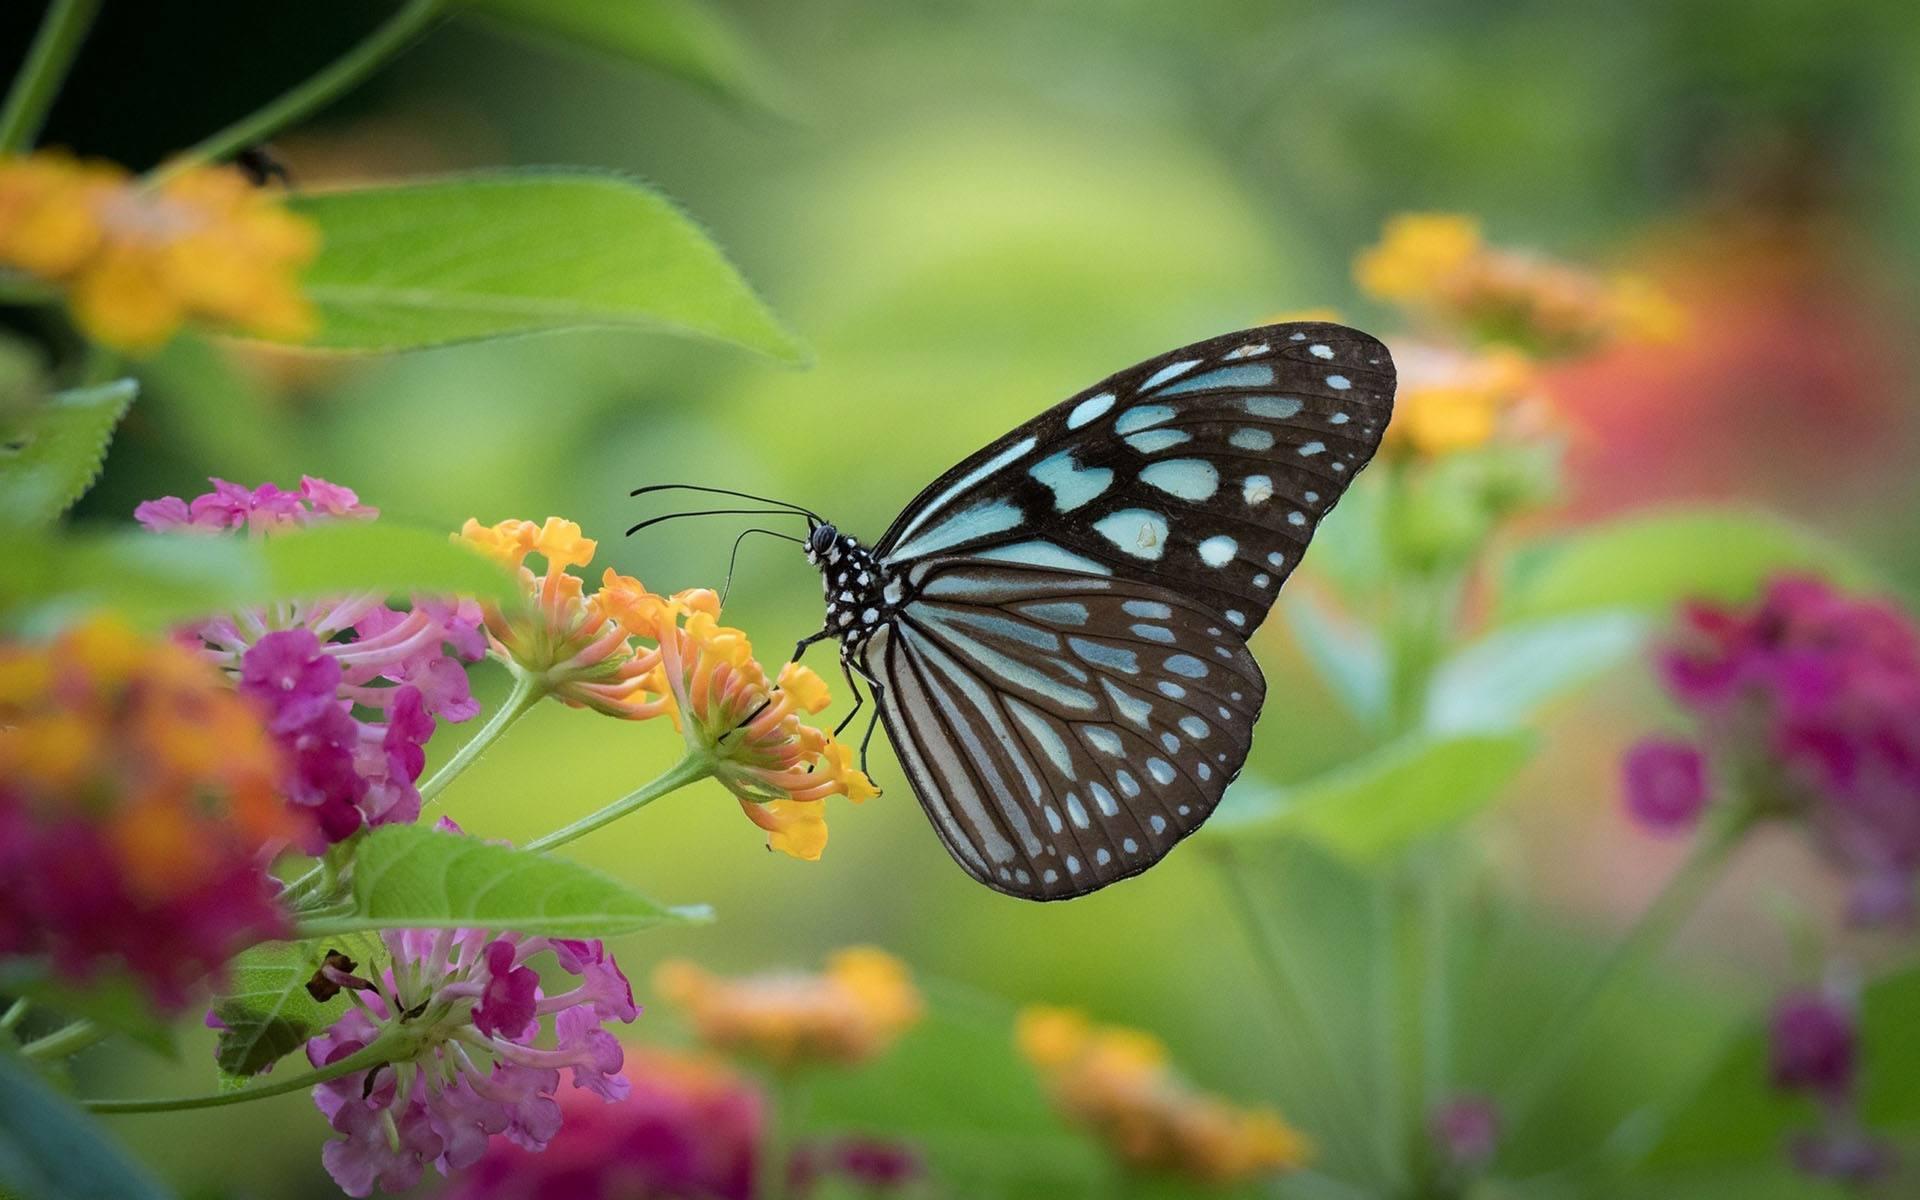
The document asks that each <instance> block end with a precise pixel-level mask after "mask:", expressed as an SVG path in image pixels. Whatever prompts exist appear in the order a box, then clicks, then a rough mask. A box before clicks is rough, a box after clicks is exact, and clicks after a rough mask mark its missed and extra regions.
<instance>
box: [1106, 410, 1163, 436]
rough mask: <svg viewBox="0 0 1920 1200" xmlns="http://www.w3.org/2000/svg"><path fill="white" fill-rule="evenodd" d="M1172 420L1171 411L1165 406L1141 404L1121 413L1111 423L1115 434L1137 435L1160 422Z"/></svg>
mask: <svg viewBox="0 0 1920 1200" xmlns="http://www.w3.org/2000/svg"><path fill="white" fill-rule="evenodd" d="M1172 419H1173V409H1172V407H1171V406H1169V405H1165V404H1141V405H1137V406H1135V407H1133V408H1130V409H1128V410H1127V411H1125V412H1123V413H1121V414H1120V415H1119V417H1117V418H1116V419H1115V420H1114V422H1113V431H1114V432H1115V433H1138V432H1140V431H1141V430H1142V429H1151V428H1153V427H1154V426H1155V425H1158V424H1160V423H1161V422H1162V421H1171V420H1172Z"/></svg>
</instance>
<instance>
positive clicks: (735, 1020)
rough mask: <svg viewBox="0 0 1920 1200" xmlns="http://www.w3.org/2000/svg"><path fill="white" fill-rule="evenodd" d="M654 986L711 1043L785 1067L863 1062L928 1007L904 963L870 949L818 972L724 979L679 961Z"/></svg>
mask: <svg viewBox="0 0 1920 1200" xmlns="http://www.w3.org/2000/svg"><path fill="white" fill-rule="evenodd" d="M653 986H654V987H655V988H656V989H658V990H659V992H660V993H661V994H662V995H663V996H665V997H666V998H667V999H668V1000H670V1001H672V1002H673V1003H674V1004H676V1005H678V1006H679V1007H681V1008H683V1009H685V1010H686V1012H687V1016H688V1018H689V1019H690V1020H691V1021H692V1022H693V1027H694V1032H695V1033H696V1034H697V1035H698V1036H699V1038H700V1040H701V1041H702V1042H704V1043H706V1044H707V1045H708V1046H710V1047H712V1048H714V1049H716V1050H723V1051H726V1052H729V1053H737V1054H743V1055H747V1056H749V1057H752V1058H757V1059H760V1060H761V1061H763V1062H766V1063H768V1064H770V1065H772V1066H774V1067H776V1068H780V1069H782V1070H785V1069H791V1068H795V1067H802V1066H809V1065H814V1064H820V1063H831V1064H838V1065H850V1064H854V1063H860V1062H865V1061H866V1060H868V1059H870V1058H873V1057H874V1056H875V1055H878V1054H880V1053H881V1052H883V1051H885V1050H887V1049H888V1048H889V1047H891V1046H892V1045H893V1044H894V1042H896V1041H898V1040H899V1038H900V1035H901V1034H903V1033H905V1032H906V1031H907V1030H908V1029H911V1028H912V1027H913V1026H914V1025H915V1024H917V1023H918V1022H919V1020H920V1017H921V1015H922V1012H923V1008H924V1006H923V1004H922V1002H921V998H920V992H919V989H917V988H915V987H914V985H913V976H912V974H911V973H910V972H909V971H908V970H907V966H906V964H905V963H903V962H901V961H900V960H899V959H897V958H895V957H893V956H892V955H890V954H887V953H886V952H884V951H881V950H876V949H874V948H872V947H870V946H855V947H852V948H849V949H846V950H841V951H838V952H837V953H835V954H834V955H833V956H832V957H831V958H829V959H828V960H827V969H826V971H825V972H824V973H822V974H818V975H808V974H804V973H801V972H783V973H777V974H766V975H751V976H748V977H746V978H744V979H722V978H720V977H718V976H716V975H712V974H710V973H708V972H707V971H705V970H702V969H701V968H700V967H697V966H695V965H694V964H693V963H690V962H686V961H684V960H678V959H676V960H671V961H668V962H664V963H662V964H660V966H659V968H658V969H657V970H656V971H655V972H654V976H653Z"/></svg>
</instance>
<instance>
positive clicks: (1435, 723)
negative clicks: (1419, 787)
mask: <svg viewBox="0 0 1920 1200" xmlns="http://www.w3.org/2000/svg"><path fill="white" fill-rule="evenodd" d="M1647 625H1648V621H1647V618H1646V617H1644V616H1642V615H1640V614H1638V613H1631V612H1597V613H1591V614H1585V615H1580V616H1572V617H1565V618H1562V619H1559V620H1553V621H1534V622H1529V623H1527V624H1524V625H1515V626H1511V627H1508V628H1505V629H1500V630H1496V631H1495V632H1493V633H1492V634H1489V635H1488V636H1487V637H1484V638H1482V639H1481V640H1480V641H1478V642H1475V643H1474V644H1473V645H1471V646H1468V647H1467V648H1466V649H1464V650H1461V651H1460V652H1459V653H1457V654H1455V655H1454V656H1453V657H1452V658H1450V659H1448V660H1447V661H1446V662H1444V663H1442V664H1441V665H1440V666H1439V667H1438V668H1437V669H1436V670H1435V671H1434V673H1433V677H1432V679H1431V680H1430V682H1429V684H1428V688H1427V715H1426V726H1427V728H1428V729H1429V730H1430V731H1432V732H1434V733H1465V732H1470V731H1473V730H1483V729H1489V730H1490V729H1507V728H1511V727H1513V726H1516V725H1519V724H1522V723H1523V722H1525V721H1526V720H1527V718H1529V717H1531V716H1532V715H1533V714H1534V712H1535V711H1536V710H1538V709H1539V708H1540V706H1541V705H1543V704H1545V703H1546V702H1548V701H1549V700H1552V699H1553V698H1554V697H1556V696H1558V695H1561V694H1562V693H1564V692H1567V691H1570V690H1571V689H1573V688H1575V687H1578V686H1579V685H1580V684H1582V683H1585V682H1587V681H1588V680H1590V679H1592V678H1593V677H1594V676H1596V675H1599V674H1600V673H1601V672H1603V671H1605V670H1607V669H1608V668H1609V667H1612V666H1613V665H1614V664H1616V663H1618V662H1620V661H1621V660H1622V659H1623V658H1625V657H1627V656H1628V655H1629V654H1631V653H1633V651H1634V650H1635V649H1636V648H1637V647H1638V646H1639V645H1640V643H1641V641H1642V640H1643V639H1644V638H1645V637H1646V632H1647Z"/></svg>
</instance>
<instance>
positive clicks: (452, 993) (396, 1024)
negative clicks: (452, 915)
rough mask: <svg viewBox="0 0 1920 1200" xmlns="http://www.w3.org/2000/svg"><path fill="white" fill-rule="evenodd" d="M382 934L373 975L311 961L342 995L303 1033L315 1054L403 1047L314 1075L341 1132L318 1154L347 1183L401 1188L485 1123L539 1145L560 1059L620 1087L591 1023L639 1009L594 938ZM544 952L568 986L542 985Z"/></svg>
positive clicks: (611, 1047) (347, 1187) (584, 1085)
mask: <svg viewBox="0 0 1920 1200" xmlns="http://www.w3.org/2000/svg"><path fill="white" fill-rule="evenodd" d="M382 940H383V941H384V942H385V943H386V946H387V950H388V952H389V953H390V954H391V955H392V956H393V965H392V967H391V968H389V969H388V970H387V971H385V972H384V973H382V974H381V975H380V976H379V977H377V978H372V979H367V978H360V977H357V976H354V975H351V974H349V973H348V972H347V971H345V970H342V969H340V968H338V967H333V966H329V967H326V968H323V969H322V972H321V973H322V974H323V975H325V976H326V977H327V978H328V979H330V980H331V981H332V982H333V983H335V984H336V985H338V986H340V987H343V988H346V989H348V995H349V996H351V997H352V999H353V1002H354V1007H353V1008H351V1009H349V1010H348V1011H347V1012H346V1013H345V1014H344V1015H343V1016H342V1017H341V1018H340V1019H339V1020H338V1021H336V1022H334V1024H333V1026H332V1028H330V1029H328V1030H327V1031H326V1032H325V1033H323V1034H321V1035H320V1036H318V1037H315V1038H314V1039H312V1040H311V1041H310V1042H308V1043H307V1058H308V1060H309V1061H311V1062H312V1063H313V1064H314V1065H315V1066H316V1067H318V1066H325V1065H326V1064H328V1063H332V1062H338V1061H340V1060H341V1059H343V1058H345V1057H347V1056H348V1055H351V1054H354V1053H356V1052H358V1051H359V1050H361V1049H363V1048H364V1047H366V1046H368V1045H371V1044H372V1043H373V1042H374V1041H375V1040H376V1039H382V1038H387V1039H391V1044H393V1045H395V1046H399V1047H406V1048H409V1050H410V1054H411V1057H407V1056H406V1055H401V1057H400V1058H399V1060H397V1061H394V1062H391V1063H387V1064H382V1065H381V1066H378V1067H375V1068H373V1069H371V1070H367V1071H358V1072H355V1073H353V1074H350V1075H343V1076H341V1077H340V1078H338V1079H334V1080H330V1081H328V1082H326V1083H322V1084H320V1085H318V1086H317V1087H315V1088H314V1091H313V1099H314V1103H315V1104H316V1105H317V1106H318V1107H319V1109H320V1111H321V1112H322V1113H323V1114H324V1115H325V1116H326V1118H327V1122H328V1124H330V1125H331V1126H332V1127H333V1130H334V1132H335V1133H337V1134H339V1135H340V1136H339V1137H338V1138H336V1139H334V1140H332V1141H329V1142H328V1143H327V1145H326V1148H325V1149H324V1150H323V1151H322V1154H321V1161H322V1162H323V1163H324V1165H325V1166H326V1168H327V1173H328V1174H330V1175H332V1176H333V1179H334V1182H335V1183H337V1184H339V1185H340V1188H341V1190H343V1191H345V1192H346V1193H347V1194H348V1195H350V1196H366V1195H369V1194H370V1193H371V1192H372V1191H373V1190H374V1188H375V1187H379V1188H381V1189H382V1190H385V1191H389V1192H394V1191H404V1190H406V1189H408V1188H411V1187H413V1186H414V1185H415V1184H416V1183H418V1182H419V1180H420V1177H421V1174H422V1172H423V1171H424V1169H425V1168H426V1166H427V1165H428V1164H432V1165H433V1166H434V1167H435V1168H436V1169H437V1170H439V1171H440V1173H441V1174H446V1173H448V1172H449V1171H454V1170H458V1169H460V1168H463V1167H468V1166H472V1165H473V1164H474V1163H476V1162H478V1161H480V1159H481V1158H482V1157H483V1156H484V1155H485V1154H486V1153H487V1151H488V1146H489V1144H490V1143H491V1142H492V1141H493V1139H494V1137H495V1136H496V1135H499V1136H503V1137H504V1138H506V1139H507V1140H508V1141H510V1142H512V1143H513V1144H515V1145H517V1146H521V1147H523V1148H525V1149H527V1150H530V1151H538V1150H542V1149H544V1148H545V1147H546V1145H547V1143H548V1142H549V1141H551V1140H552V1139H553V1137H554V1135H555V1134H557V1133H558V1132H559V1131H560V1128H561V1125H562V1111H561V1106H560V1103H559V1101H558V1099H557V1097H556V1093H557V1092H558V1091H559V1088H560V1081H561V1073H562V1072H566V1073H567V1074H568V1075H569V1076H570V1077H571V1079H572V1083H573V1086H574V1087H575V1088H580V1089H585V1090H587V1091H590V1092H592V1093H594V1094H595V1095H597V1096H599V1097H600V1098H601V1099H603V1100H608V1101H614V1100H623V1099H625V1098H626V1096H627V1092H628V1089H629V1084H628V1082H627V1080H626V1078H625V1077H624V1076H622V1075H621V1074H620V1073H619V1072H620V1068H621V1064H622V1060H623V1053H622V1050H621V1047H620V1043H619V1041H618V1040H616V1039H615V1038H614V1036H613V1035H612V1034H611V1033H609V1032H607V1030H606V1029H605V1028H604V1027H603V1026H604V1025H605V1023H606V1022H608V1021H614V1020H618V1021H622V1022H630V1021H632V1020H633V1019H634V1018H636V1017H637V1016H639V1011H640V1010H639V1008H638V1007H637V1006H635V1005H634V1003H633V1000H632V993H631V991H630V990H629V989H628V987H627V985H626V977H625V976H624V975H622V974H621V973H620V969H619V967H618V966H616V965H615V964H614V962H613V960H612V958H610V957H608V956H607V954H606V951H605V948H604V947H603V946H602V945H601V944H600V943H599V942H552V941H549V940H548V939H546V938H537V937H525V936H522V935H520V934H513V933H505V934H499V935H494V934H489V933H486V932H483V931H481V930H477V929H462V930H452V929H442V930H405V931H399V932H390V933H387V934H383V935H382ZM547 952H551V953H552V954H553V957H554V958H555V959H556V960H557V962H558V963H559V966H560V969H561V970H562V971H564V972H566V973H568V974H571V975H573V976H575V977H576V978H577V979H578V981H579V982H578V986H575V987H573V988H571V989H570V990H567V991H565V992H562V993H560V994H558V995H553V996H548V995H546V994H544V992H543V991H542V989H541V987H540V983H539V975H538V974H537V973H536V972H535V971H534V970H533V969H532V968H530V967H529V966H527V961H528V960H529V959H531V958H533V957H535V956H537V955H540V954H542V953H547ZM548 1017H551V1018H552V1019H553V1020H552V1033H553V1037H552V1039H551V1040H552V1046H551V1048H543V1047H541V1046H539V1045H536V1042H537V1041H538V1040H539V1039H540V1037H541V1033H542V1029H543V1026H544V1024H545V1018H548ZM396 1053H399V1052H396Z"/></svg>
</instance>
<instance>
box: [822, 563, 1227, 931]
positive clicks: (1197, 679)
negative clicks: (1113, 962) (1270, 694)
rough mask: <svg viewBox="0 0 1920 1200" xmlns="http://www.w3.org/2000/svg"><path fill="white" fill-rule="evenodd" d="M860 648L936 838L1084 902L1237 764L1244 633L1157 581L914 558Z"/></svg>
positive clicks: (1184, 822) (1192, 825) (1014, 880)
mask: <svg viewBox="0 0 1920 1200" xmlns="http://www.w3.org/2000/svg"><path fill="white" fill-rule="evenodd" d="M903 600H904V602H903V604H902V606H901V607H900V609H899V610H898V615H897V619H896V620H894V621H892V622H890V623H889V624H888V625H886V626H884V627H883V628H881V629H880V630H878V631H877V632H876V633H875V634H874V635H873V637H871V638H870V639H868V640H867V642H866V643H865V644H864V645H863V646H862V648H861V651H860V656H861V662H862V666H863V668H864V669H865V670H866V671H867V672H868V673H869V674H870V675H871V676H872V677H873V678H874V679H875V680H876V681H877V682H878V683H879V684H880V688H879V690H878V695H879V703H880V712H881V716H882V719H883V720H884V721H885V723H886V726H887V733H888V736H889V737H890V739H891V740H892V742H893V744H894V747H895V749H896V750H897V751H898V753H899V757H900V760H901V763H902V765H903V766H904V767H905V768H906V770H907V773H908V775H909V777H910V779H911V781H912V783H913V789H914V791H915V793H916V794H917V795H918V796H919V797H920V800H921V804H922V806H923V807H924V808H925V809H926V810H927V814H928V816H929V817H930V818H931V820H932V822H933V825H934V828H935V829H936V830H937V831H938V832H939V834H940V837H941V840H942V841H943V842H944V843H945V844H946V846H947V849H948V850H949V851H950V852H951V853H952V854H953V857H954V858H955V860H956V861H958V862H959V863H960V865H961V866H962V867H964V868H965V869H966V870H967V871H968V873H969V874H971V875H973V876H974V878H976V879H978V880H980V881H981V882H982V883H985V884H987V885H988V886H989V887H992V888H995V889H997V890H999V891H1003V892H1008V893H1010V894H1013V895H1017V896H1024V897H1028V898H1031V899H1043V900H1055V899H1065V898H1068V897H1071V896H1077V895H1082V894H1084V893H1086V892H1090V891H1093V890H1095V889H1096V888H1100V887H1104V886H1105V885H1107V884H1109V883H1112V882H1114V881H1116V880H1118V879H1123V878H1125V877H1127V876H1129V875H1133V874H1137V873H1139V872H1140V871H1143V870H1145V869H1147V868H1148V867H1149V866H1152V865H1153V864H1154V863H1155V862H1158V861H1159V860H1160V858H1161V857H1163V856H1164V855H1165V854H1166V853H1167V851H1168V850H1170V849H1172V847H1173V846H1174V844H1175V843H1176V842H1178V841H1179V840H1180V839H1181V838H1183V837H1185V836H1186V835H1187V834H1189V833H1191V832H1193V830H1194V829H1196V828H1198V827H1199V825H1200V823H1201V822H1202V821H1204V820H1205V819H1206V818H1207V816H1208V814H1210V813H1211V812H1212V811H1213V808H1214V806H1215V805H1216V804H1218V803H1219V800H1220V796H1221V793H1222V792H1223V791H1224V790H1225V788H1226V785H1227V784H1228V783H1229V782H1231V780H1232V778H1233V777H1234V775H1236V774H1237V773H1238V772H1239V770H1240V766H1241V764H1242V763H1243V762H1244V761H1245V759H1246V755H1247V751H1248V748H1249V740H1250V738H1251V735H1252V730H1253V723H1254V719H1255V717H1256V716H1257V715H1258V714H1259V711H1260V704H1261V701H1262V700H1263V699H1264V696H1265V683H1264V682H1263V681H1262V679H1261V676H1260V672H1259V668H1258V667H1257V666H1256V665H1255V664H1254V661H1253V658H1252V656H1251V655H1250V654H1249V653H1248V652H1247V649H1246V647H1245V645H1244V644H1243V643H1242V642H1241V640H1240V639H1239V638H1237V637H1235V636H1233V635H1232V634H1231V633H1230V632H1229V631H1228V630H1227V628H1226V627H1225V626H1224V625H1223V624H1222V618H1221V617H1220V616H1219V614H1218V613H1215V612H1213V611H1212V610H1211V609H1209V608H1208V607H1207V606H1206V605H1204V604H1202V603H1200V602H1197V601H1195V600H1193V599H1191V598H1189V597H1186V596H1183V595H1181V594H1180V593H1178V592H1176V591H1173V590H1171V589H1167V588H1161V587H1157V586H1154V585H1152V584H1147V583H1142V582H1138V581H1133V580H1128V579H1123V578H1118V577H1101V576H1095V575H1090V574H1087V573H1083V572H1075V571H1062V570H1059V569H1054V568H1043V567H1034V566H1029V565H1025V564H1017V563H1002V562H991V561H988V562H982V561H979V560H974V559H933V560H928V561H927V562H924V563H920V564H917V565H915V566H913V567H912V568H910V569H909V570H908V571H907V572H906V575H905V594H904V597H903Z"/></svg>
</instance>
